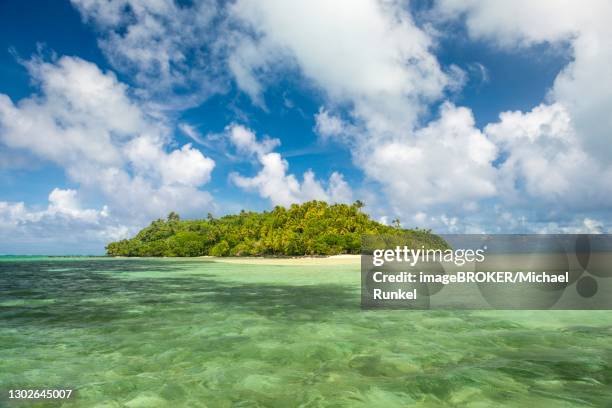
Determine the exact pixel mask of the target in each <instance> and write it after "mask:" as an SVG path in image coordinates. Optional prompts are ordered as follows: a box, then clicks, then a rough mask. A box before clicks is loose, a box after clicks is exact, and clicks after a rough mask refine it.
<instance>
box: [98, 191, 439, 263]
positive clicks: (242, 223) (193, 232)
mask: <svg viewBox="0 0 612 408" xmlns="http://www.w3.org/2000/svg"><path fill="white" fill-rule="evenodd" d="M362 207H363V203H362V202H360V201H356V202H355V203H354V204H352V205H346V204H334V205H329V204H327V203H325V202H322V201H310V202H307V203H304V204H300V205H298V204H294V205H292V206H291V207H290V208H288V209H287V208H284V207H280V206H278V207H276V208H274V210H273V211H270V212H267V211H265V212H263V213H256V212H245V211H242V212H241V213H240V214H237V215H226V216H224V217H221V218H218V219H217V218H214V217H213V216H212V215H210V214H209V215H208V217H207V219H204V220H181V219H180V217H179V216H178V214H176V213H174V212H173V213H170V215H168V218H167V219H166V220H163V219H158V220H156V221H153V222H152V223H151V225H149V226H148V227H146V228H144V229H142V230H141V231H140V232H139V233H138V234H137V235H136V236H135V237H133V238H131V239H124V240H122V241H118V242H112V243H110V244H108V245H107V246H106V253H107V254H108V255H111V256H201V255H213V256H263V255H269V256H298V255H335V254H357V253H359V251H360V247H361V236H362V235H364V234H401V235H402V236H405V237H406V240H407V242H410V243H412V244H413V245H415V246H419V247H420V246H421V245H425V246H426V247H428V248H429V247H435V248H440V247H446V243H445V242H444V240H442V239H441V238H439V237H437V236H436V235H433V234H431V233H430V232H429V231H427V230H404V229H401V227H400V225H399V220H395V222H394V226H387V225H383V224H381V223H378V222H376V221H374V220H372V219H370V217H369V216H368V215H367V214H365V213H363V212H361V208H362Z"/></svg>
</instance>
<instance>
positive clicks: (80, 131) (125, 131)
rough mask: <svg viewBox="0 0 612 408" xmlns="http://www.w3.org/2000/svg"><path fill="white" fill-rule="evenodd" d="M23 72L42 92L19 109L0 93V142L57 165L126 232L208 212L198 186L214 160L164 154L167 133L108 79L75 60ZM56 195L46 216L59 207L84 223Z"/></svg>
mask: <svg viewBox="0 0 612 408" xmlns="http://www.w3.org/2000/svg"><path fill="white" fill-rule="evenodd" d="M26 66H27V68H28V71H29V73H30V76H31V78H32V80H33V81H34V82H35V83H36V85H37V86H38V87H39V88H40V93H39V94H33V95H31V96H30V97H28V98H24V99H22V100H20V101H19V102H17V103H13V101H11V99H10V98H9V97H8V96H7V95H4V94H0V143H2V144H3V145H4V146H6V147H7V148H9V149H14V150H20V151H27V152H29V153H30V154H33V155H35V156H36V157H38V158H39V159H42V160H43V161H50V162H53V163H55V164H56V165H58V166H60V167H61V168H63V169H64V170H65V172H66V174H67V176H68V177H69V179H70V180H72V181H73V182H75V183H77V184H79V185H80V186H81V189H82V190H83V191H84V192H86V193H88V194H89V195H94V196H101V198H102V199H103V200H104V202H105V203H106V204H107V205H108V207H107V210H109V211H110V213H111V214H112V215H113V217H118V219H121V220H122V221H123V222H124V223H125V225H129V226H132V228H134V227H135V226H140V225H142V223H144V222H147V221H149V220H150V219H151V218H153V217H159V216H162V215H164V214H165V213H167V212H169V211H171V210H176V211H182V212H186V213H190V212H191V213H194V212H198V213H202V211H205V209H206V208H208V207H210V206H211V203H212V202H211V197H210V195H209V194H208V193H206V192H204V191H201V190H200V189H199V187H200V186H202V185H204V184H206V183H207V182H208V181H209V180H210V177H211V172H212V170H213V168H214V161H213V160H212V159H210V158H208V157H206V156H204V155H203V154H202V153H201V152H200V151H199V150H197V149H195V148H193V147H192V146H191V145H190V144H187V145H184V146H182V147H180V148H176V149H171V150H168V146H169V144H170V143H171V141H172V139H171V135H170V133H169V127H168V126H167V125H166V124H165V123H164V122H163V121H160V120H159V119H157V118H153V117H152V116H150V115H149V114H148V113H147V112H146V111H145V110H143V109H142V108H141V106H139V104H138V103H137V102H136V101H135V100H133V99H132V98H131V97H130V96H129V92H128V88H127V86H125V85H124V84H122V83H121V82H119V81H118V80H117V78H116V77H115V75H114V74H113V73H112V72H106V73H105V72H102V71H101V70H100V69H99V68H98V67H97V66H96V65H94V64H92V63H89V62H87V61H84V60H82V59H79V58H75V57H62V58H60V59H59V60H57V61H53V62H45V61H43V60H40V59H38V58H34V59H32V60H31V61H29V62H27V64H26ZM62 191H63V190H57V189H56V190H54V191H53V192H52V193H51V195H50V203H51V204H50V207H49V208H50V209H49V211H51V210H52V209H53V208H55V207H53V206H54V205H55V204H56V203H59V204H65V205H60V207H58V208H74V209H75V211H72V212H71V211H63V212H62V211H60V212H59V213H61V214H62V215H63V216H64V217H71V216H72V218H75V219H78V220H82V218H83V214H88V213H82V212H80V211H76V209H77V208H78V206H76V204H75V203H76V201H74V194H76V193H75V192H74V191H72V190H71V192H70V194H68V193H61V192H62ZM73 204H74V205H73ZM5 205H6V206H8V205H9V204H6V203H5ZM15 205H16V204H12V207H11V208H18V207H15ZM6 208H8V207H6ZM49 211H48V212H47V213H45V214H46V215H49V214H51V212H49ZM59 213H58V212H55V213H53V214H59ZM45 217H46V216H45ZM45 217H40V220H42V219H45ZM27 219H28V220H29V221H30V222H34V221H36V219H37V218H36V217H34V218H32V217H29V218H27ZM114 221H116V220H113V222H114Z"/></svg>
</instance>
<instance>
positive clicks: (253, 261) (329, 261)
mask: <svg viewBox="0 0 612 408" xmlns="http://www.w3.org/2000/svg"><path fill="white" fill-rule="evenodd" d="M192 259H202V260H206V261H213V262H222V263H232V264H243V265H304V266H307V265H311V266H317V265H320V266H326V265H360V262H361V255H348V254H344V255H330V256H296V257H286V258H271V257H270V258H268V257H255V256H251V257H249V256H245V257H239V256H233V257H232V256H228V257H217V256H209V255H207V256H199V257H196V258H192Z"/></svg>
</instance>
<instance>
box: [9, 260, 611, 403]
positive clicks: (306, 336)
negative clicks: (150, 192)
mask: <svg viewBox="0 0 612 408" xmlns="http://www.w3.org/2000/svg"><path fill="white" fill-rule="evenodd" d="M359 281H360V276H359V268H358V267H347V266H333V267H321V266H300V267H293V266H251V265H233V264H223V263H213V262H204V261H201V260H198V261H193V260H192V261H189V260H172V259H158V260H146V259H83V258H79V259H62V258H53V259H50V258H49V259H45V258H36V259H15V258H12V259H4V260H1V261H0V324H1V326H0V393H1V394H0V406H3V405H8V406H26V405H27V406H64V407H95V406H99V407H122V406H126V407H156V406H160V407H162V406H175V407H181V406H187V407H189V406H193V407H201V406H208V407H293V406H301V407H319V406H321V407H326V406H329V407H343V406H346V407H385V408H387V407H404V406H417V407H429V406H457V407H459V406H466V407H488V406H509V407H530V406H534V407H535V406H538V407H570V406H572V407H573V406H580V407H600V406H610V405H611V404H612V312H592V311H588V312H577V311H576V312H567V311H555V312H550V311H538V312H535V311H533V312H530V311H513V312H490V311H489V312H466V311H463V312H449V311H423V312H419V311H361V310H360V309H359ZM16 388H19V389H23V388H45V389H46V388H73V389H75V390H76V392H75V396H74V397H73V398H72V399H71V400H69V401H63V402H51V401H42V402H38V403H31V402H30V403H27V404H26V405H24V404H23V403H15V402H14V401H8V400H7V399H6V397H7V390H8V389H16Z"/></svg>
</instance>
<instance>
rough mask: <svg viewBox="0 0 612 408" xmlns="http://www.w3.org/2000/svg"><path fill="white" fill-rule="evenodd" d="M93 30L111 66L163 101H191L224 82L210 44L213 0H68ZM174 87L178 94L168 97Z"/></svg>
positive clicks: (218, 88) (219, 88)
mask: <svg viewBox="0 0 612 408" xmlns="http://www.w3.org/2000/svg"><path fill="white" fill-rule="evenodd" d="M72 4H73V5H74V6H75V7H76V8H77V9H78V10H79V12H80V13H81V16H82V17H83V20H84V21H85V22H91V23H92V24H93V25H94V26H95V27H96V28H97V29H98V31H99V33H100V39H99V41H98V44H99V46H100V48H101V49H102V51H103V52H104V54H105V55H106V57H107V58H108V59H109V61H110V63H111V64H112V65H113V67H114V68H115V69H117V70H119V71H121V72H123V73H126V74H128V75H131V76H132V77H133V78H134V80H135V81H136V83H137V84H139V85H140V86H141V88H140V91H141V92H142V93H144V94H147V95H149V96H160V95H163V96H164V100H163V102H162V103H163V104H164V105H168V104H170V103H173V104H175V105H178V106H183V107H185V106H191V105H195V104H197V103H198V102H199V101H201V100H202V99H203V98H205V97H207V96H209V95H211V94H213V93H216V92H220V91H222V90H223V89H224V87H225V80H224V75H223V71H222V70H220V69H218V68H220V66H221V65H222V64H220V63H219V61H218V59H219V58H220V57H219V56H217V55H215V53H216V51H218V50H220V48H218V47H215V45H214V44H215V43H216V39H215V38H214V36H213V33H214V32H215V29H213V20H214V19H215V17H217V14H218V13H219V11H220V10H219V8H218V7H217V3H216V2H215V1H212V0H211V1H208V0H198V1H195V2H193V3H192V4H179V3H178V2H175V1H173V0H161V1H154V2H151V1H143V0H72ZM174 92H178V93H179V97H174V96H175V95H174ZM160 102H161V101H160Z"/></svg>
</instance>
